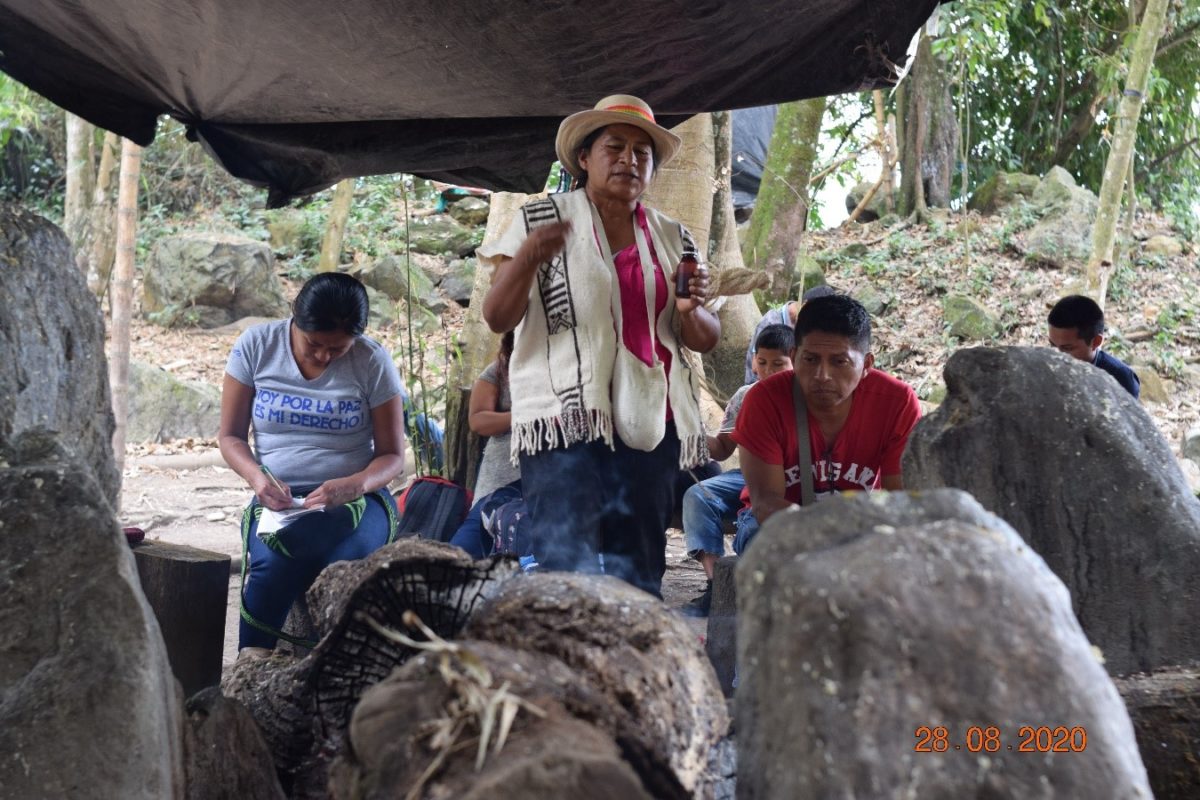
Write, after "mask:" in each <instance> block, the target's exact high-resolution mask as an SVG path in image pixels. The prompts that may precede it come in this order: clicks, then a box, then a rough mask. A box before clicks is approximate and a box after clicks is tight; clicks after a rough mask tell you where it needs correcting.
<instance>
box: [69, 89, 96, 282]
mask: <svg viewBox="0 0 1200 800" xmlns="http://www.w3.org/2000/svg"><path fill="white" fill-rule="evenodd" d="M64 113H65V114H66V121H67V176H66V177H67V187H66V194H65V195H64V197H63V231H64V232H65V233H66V234H67V238H68V239H70V240H71V246H72V247H73V248H74V252H75V262H76V264H78V265H79V267H80V268H81V269H84V268H86V266H87V259H86V257H83V255H82V254H83V253H84V252H85V251H86V250H87V244H88V243H87V241H86V239H87V229H88V218H89V216H90V214H89V211H90V209H89V206H90V205H91V200H92V192H93V190H94V186H95V182H96V177H95V175H94V173H93V167H92V161H91V148H89V147H88V143H89V141H90V140H91V138H92V135H93V128H92V126H91V125H90V124H88V123H87V122H85V121H84V120H83V119H82V118H81V117H77V116H75V115H74V114H72V113H71V112H69V111H67V112H64Z"/></svg>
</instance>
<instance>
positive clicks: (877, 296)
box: [854, 284, 891, 317]
mask: <svg viewBox="0 0 1200 800" xmlns="http://www.w3.org/2000/svg"><path fill="white" fill-rule="evenodd" d="M854 299H855V300H857V301H858V302H860V303H862V305H863V308H865V309H866V310H867V313H868V314H870V315H871V316H872V317H878V316H879V315H881V314H882V313H883V312H884V311H887V308H888V305H889V304H890V303H891V298H890V297H884V296H883V293H882V292H880V291H879V290H878V289H876V288H875V287H874V286H871V285H870V284H867V285H866V286H864V287H862V288H861V289H859V290H857V291H856V292H855V293H854Z"/></svg>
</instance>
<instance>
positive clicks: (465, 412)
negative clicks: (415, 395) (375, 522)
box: [446, 192, 530, 489]
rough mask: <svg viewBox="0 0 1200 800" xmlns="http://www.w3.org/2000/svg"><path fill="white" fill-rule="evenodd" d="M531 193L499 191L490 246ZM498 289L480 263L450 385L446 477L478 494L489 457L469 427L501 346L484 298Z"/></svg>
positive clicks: (487, 237)
mask: <svg viewBox="0 0 1200 800" xmlns="http://www.w3.org/2000/svg"><path fill="white" fill-rule="evenodd" d="M529 199H530V195H527V194H513V193H511V192H495V193H493V194H492V197H491V208H490V209H489V210H488V221H487V230H486V231H485V232H484V235H483V241H484V242H494V241H495V240H496V239H498V238H500V236H501V235H503V233H504V232H505V231H506V230H508V226H509V224H510V223H511V222H512V219H513V216H514V215H516V214H517V213H518V210H519V209H520V208H521V206H522V205H524V204H525V202H526V201H528V200H529ZM491 285H492V269H491V267H490V266H489V265H488V264H485V263H484V262H482V261H481V262H480V263H479V266H478V267H477V268H476V270H475V285H474V288H473V289H472V290H471V302H470V304H469V305H468V306H467V313H466V316H465V317H464V319H463V329H462V334H461V335H460V336H459V340H458V345H459V346H458V351H457V354H456V357H455V359H454V362H453V364H452V365H451V367H450V375H449V380H448V382H447V385H446V476H447V477H448V478H450V480H452V481H454V482H455V483H457V484H459V485H461V486H466V487H467V488H468V489H472V488H473V487H474V486H475V477H476V474H477V473H478V471H479V460H480V458H481V457H482V456H483V437H481V436H479V434H477V433H475V432H474V431H472V430H471V428H470V426H469V425H468V424H467V417H468V416H469V405H470V401H471V387H472V386H473V385H474V384H475V379H476V378H478V377H479V373H481V372H483V370H484V368H485V367H486V366H487V365H488V364H489V363H491V361H492V359H493V358H495V356H496V350H497V348H498V347H499V345H500V337H499V336H497V335H496V334H494V333H492V331H491V329H490V328H489V327H488V326H487V323H486V322H484V321H483V316H482V312H481V309H482V308H483V298H484V296H485V295H486V294H487V291H488V288H489V287H490V286H491Z"/></svg>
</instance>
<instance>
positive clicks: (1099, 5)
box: [934, 0, 1200, 235]
mask: <svg viewBox="0 0 1200 800" xmlns="http://www.w3.org/2000/svg"><path fill="white" fill-rule="evenodd" d="M942 9H943V10H942V20H943V22H944V23H945V24H944V30H943V31H942V35H941V36H940V38H939V39H938V40H937V41H936V42H935V45H934V50H935V52H937V53H939V54H940V55H941V57H942V58H943V59H945V60H946V61H947V62H948V63H950V64H953V65H955V70H953V71H954V72H956V74H957V75H958V76H959V85H958V86H957V89H956V94H957V98H956V99H957V101H958V103H959V106H960V108H963V107H965V108H966V109H967V110H968V111H969V114H968V117H969V131H970V137H971V150H970V162H971V169H970V179H971V183H972V186H975V185H978V184H979V183H981V182H983V181H985V180H986V179H987V178H988V177H990V175H991V174H992V173H993V172H995V171H998V170H1003V171H1010V172H1011V171H1018V170H1019V171H1023V172H1029V173H1032V174H1037V175H1041V174H1044V173H1045V172H1046V171H1047V170H1048V169H1049V168H1050V167H1051V166H1053V165H1055V164H1059V165H1061V166H1063V167H1064V168H1066V169H1067V171H1068V172H1070V173H1071V174H1072V175H1074V176H1075V178H1076V180H1078V181H1079V182H1080V183H1081V184H1082V185H1084V186H1087V187H1089V188H1091V189H1092V190H1093V191H1096V190H1098V189H1099V187H1100V183H1101V179H1102V177H1103V173H1104V165H1105V161H1106V158H1107V156H1108V152H1109V148H1108V136H1109V134H1110V132H1111V125H1112V115H1113V114H1114V113H1115V111H1116V109H1117V104H1118V102H1119V100H1120V97H1121V92H1122V90H1123V89H1124V81H1125V70H1126V64H1127V60H1128V51H1129V47H1130V46H1131V44H1132V41H1133V38H1134V36H1133V34H1134V32H1135V31H1134V29H1131V28H1130V24H1129V20H1128V10H1127V9H1128V6H1127V4H1126V3H1125V2H1123V0H1060V2H1050V1H1049V0H1036V2H1032V3H1004V2H1001V1H1000V0H958V2H953V3H950V4H947V5H945V6H943V7H942ZM1198 23H1200V2H1198V0H1183V1H1182V2H1180V3H1177V4H1176V5H1175V6H1174V13H1173V16H1172V19H1171V21H1170V22H1169V23H1168V30H1167V34H1166V36H1165V37H1164V38H1163V40H1162V42H1161V44H1160V53H1159V56H1158V57H1157V58H1156V60H1155V71H1154V74H1153V76H1152V79H1151V86H1150V96H1149V97H1148V98H1147V102H1146V104H1145V105H1144V106H1143V110H1142V118H1141V122H1140V124H1139V127H1138V144H1137V160H1136V162H1135V169H1136V175H1137V188H1138V191H1139V192H1141V193H1144V194H1145V195H1148V196H1149V197H1150V199H1151V200H1152V201H1153V203H1154V204H1155V206H1156V207H1159V208H1166V209H1169V210H1171V211H1172V212H1173V215H1174V216H1175V217H1176V218H1177V219H1180V220H1181V221H1184V220H1183V218H1184V217H1192V214H1190V213H1188V212H1189V211H1190V208H1191V206H1192V204H1193V203H1194V202H1195V197H1196V192H1197V187H1200V151H1198V148H1196V147H1192V146H1187V143H1188V142H1194V141H1195V140H1196V139H1197V137H1198V136H1200V125H1198V123H1197V116H1198V115H1197V113H1196V110H1197V108H1198V107H1200V81H1197V79H1196V76H1197V75H1198V74H1200V47H1197V46H1196V40H1195V38H1192V39H1191V40H1190V41H1188V39H1187V38H1186V37H1187V36H1189V35H1190V36H1192V37H1194V36H1195V33H1196V26H1197V24H1198ZM1175 37H1178V39H1176V38H1175ZM1175 41H1179V42H1182V44H1179V45H1172V42H1175ZM1090 109H1094V110H1095V117H1094V120H1092V118H1091V117H1090V116H1089V115H1088V111H1089V110H1090ZM1073 123H1076V124H1077V131H1076V134H1075V135H1073V134H1072V124H1073ZM1080 123H1081V124H1080ZM1073 136H1074V138H1072V137H1073ZM1075 140H1077V141H1075ZM1072 141H1075V143H1074V144H1072ZM968 188H971V187H968ZM1185 224H1186V232H1188V233H1189V234H1192V235H1194V231H1195V227H1196V225H1195V223H1194V217H1192V219H1191V220H1188V221H1185Z"/></svg>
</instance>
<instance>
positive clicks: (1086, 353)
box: [1047, 294, 1142, 399]
mask: <svg viewBox="0 0 1200 800" xmlns="http://www.w3.org/2000/svg"><path fill="white" fill-rule="evenodd" d="M1047 321H1048V322H1049V324H1050V345H1051V346H1052V347H1054V348H1055V349H1056V350H1058V351H1060V352H1063V353H1066V354H1067V355H1069V356H1071V357H1072V358H1077V359H1079V360H1080V361H1086V362H1088V363H1089V364H1091V365H1093V366H1096V367H1099V368H1100V369H1102V370H1104V371H1105V372H1107V373H1108V374H1109V375H1112V376H1113V377H1114V378H1116V379H1117V383H1119V384H1121V387H1122V388H1123V389H1125V391H1127V392H1129V393H1130V394H1131V395H1133V397H1134V399H1137V397H1138V395H1139V394H1141V391H1142V382H1141V381H1140V380H1139V379H1138V376H1137V373H1136V372H1134V371H1133V370H1131V369H1130V368H1129V367H1128V366H1126V365H1125V363H1124V362H1123V361H1121V360H1120V359H1119V358H1116V357H1115V356H1110V355H1109V354H1108V353H1106V352H1104V351H1103V350H1101V349H1100V346H1101V345H1103V344H1104V312H1103V311H1101V310H1100V306H1098V305H1097V304H1096V301H1095V300H1093V299H1092V298H1090V297H1084V296H1083V295H1081V294H1073V295H1068V296H1067V297H1064V298H1063V299H1062V300H1059V301H1058V302H1057V303H1055V304H1054V308H1052V309H1050V317H1049V319H1048V320H1047Z"/></svg>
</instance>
